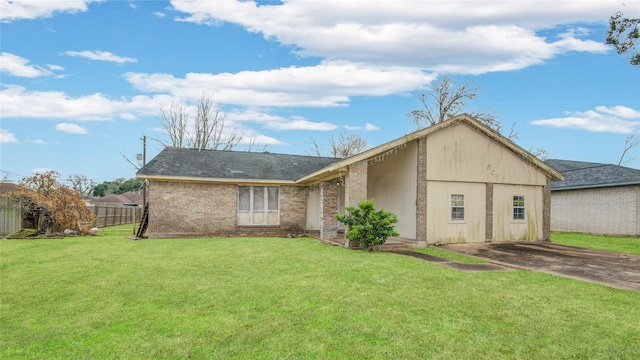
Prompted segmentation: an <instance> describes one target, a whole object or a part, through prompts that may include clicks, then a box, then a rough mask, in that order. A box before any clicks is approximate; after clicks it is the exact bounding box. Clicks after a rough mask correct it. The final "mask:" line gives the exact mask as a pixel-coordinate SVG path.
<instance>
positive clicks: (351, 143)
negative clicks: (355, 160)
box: [310, 131, 368, 159]
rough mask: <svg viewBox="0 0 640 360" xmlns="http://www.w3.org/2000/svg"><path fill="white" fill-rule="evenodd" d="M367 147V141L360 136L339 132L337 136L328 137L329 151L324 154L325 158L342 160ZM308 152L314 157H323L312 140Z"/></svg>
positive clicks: (318, 147)
mask: <svg viewBox="0 0 640 360" xmlns="http://www.w3.org/2000/svg"><path fill="white" fill-rule="evenodd" d="M367 145H368V141H367V139H365V138H362V137H360V135H358V134H356V133H347V132H346V131H341V132H340V133H339V134H338V135H337V136H335V134H332V135H331V137H329V149H328V150H327V152H326V156H328V157H335V158H342V159H344V158H348V157H350V156H353V155H356V154H359V153H361V152H362V151H363V150H364V149H365V148H366V147H367ZM310 152H311V153H312V154H313V155H315V156H324V155H323V151H322V150H321V149H320V146H319V145H318V143H317V142H316V141H315V140H313V139H311V149H310Z"/></svg>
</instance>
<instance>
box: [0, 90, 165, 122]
mask: <svg viewBox="0 0 640 360" xmlns="http://www.w3.org/2000/svg"><path fill="white" fill-rule="evenodd" d="M3 87H4V88H3V89H2V91H0V96H1V97H2V116H3V117H4V118H40V119H73V120H76V121H105V120H113V119H116V118H121V119H125V120H131V119H134V118H137V117H139V116H155V115H157V113H158V109H159V108H160V106H162V105H164V104H167V103H170V102H171V98H170V97H169V96H168V95H156V96H153V97H150V96H142V95H140V96H135V97H132V98H120V99H110V98H108V97H107V96H105V95H103V94H100V93H95V94H92V95H84V96H80V97H71V96H69V95H67V94H66V93H64V92H61V91H27V90H25V88H24V87H22V86H17V85H3Z"/></svg>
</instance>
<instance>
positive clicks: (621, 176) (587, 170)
mask: <svg viewBox="0 0 640 360" xmlns="http://www.w3.org/2000/svg"><path fill="white" fill-rule="evenodd" d="M545 162H546V163H547V164H548V165H550V166H551V167H553V168H555V169H556V170H558V171H560V172H561V173H563V174H564V181H554V182H552V183H551V190H569V189H584V188H596V187H610V186H623V185H634V184H640V170H638V169H632V168H628V167H624V166H618V165H612V164H600V163H592V162H584V161H572V160H558V159H549V160H546V161H545Z"/></svg>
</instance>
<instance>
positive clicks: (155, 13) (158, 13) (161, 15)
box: [153, 11, 167, 18]
mask: <svg viewBox="0 0 640 360" xmlns="http://www.w3.org/2000/svg"><path fill="white" fill-rule="evenodd" d="M153 15H155V16H157V17H159V18H163V17H165V16H167V15H166V14H165V13H163V12H160V11H156V12H154V13H153Z"/></svg>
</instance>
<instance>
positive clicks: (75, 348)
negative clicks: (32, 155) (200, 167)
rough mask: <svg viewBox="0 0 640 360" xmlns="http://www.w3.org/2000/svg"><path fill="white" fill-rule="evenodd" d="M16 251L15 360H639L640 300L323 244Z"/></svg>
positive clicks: (62, 242) (36, 246)
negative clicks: (193, 359)
mask: <svg viewBox="0 0 640 360" xmlns="http://www.w3.org/2000/svg"><path fill="white" fill-rule="evenodd" d="M130 232H131V229H130V227H114V228H111V229H108V230H107V231H105V232H104V235H102V236H96V237H84V238H66V239H58V240H3V241H0V272H1V273H0V274H1V275H0V276H1V278H0V286H1V294H0V296H1V297H0V310H1V312H0V316H1V318H0V320H1V322H0V325H1V331H0V358H2V359H40V358H47V359H72V358H73V359H84V358H97V359H101V358H122V359H149V358H158V359H175V358H196V359H254V358H255V359H316V358H322V359H360V358H369V359H423V358H430V359H586V358H588V359H635V358H640V343H639V342H638V339H639V338H640V306H639V305H640V293H637V292H633V291H626V290H619V289H613V288H608V287H605V286H601V285H596V284H590V283H586V282H581V281H576V280H571V279H567V278H562V277H558V276H553V275H549V274H543V273H537V272H532V271H513V272H473V273H472V272H462V271H458V270H454V269H450V268H447V267H444V266H440V265H437V264H433V263H429V262H426V261H421V260H418V259H415V258H412V257H408V256H402V255H396V254H391V253H365V252H363V251H352V250H346V249H342V248H338V247H332V246H326V245H323V244H321V243H319V242H318V241H315V240H312V239H304V238H302V239H274V238H247V239H237V238H218V239H172V240H143V241H131V240H128V239H127V238H126V236H128V235H130Z"/></svg>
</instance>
